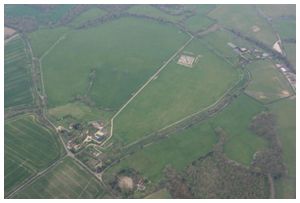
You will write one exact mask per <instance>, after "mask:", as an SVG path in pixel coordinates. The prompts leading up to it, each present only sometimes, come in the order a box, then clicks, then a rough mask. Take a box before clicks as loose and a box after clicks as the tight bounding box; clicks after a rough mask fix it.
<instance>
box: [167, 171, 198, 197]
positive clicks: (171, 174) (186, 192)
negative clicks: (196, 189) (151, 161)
mask: <svg viewBox="0 0 300 203" xmlns="http://www.w3.org/2000/svg"><path fill="white" fill-rule="evenodd" d="M164 174H165V178H166V187H167V189H168V190H169V192H170V194H171V196H172V197H173V198H178V199H192V198H194V196H193V194H192V192H191V191H190V188H189V187H188V185H187V182H186V179H185V178H184V177H183V176H182V175H181V174H180V173H178V172H177V171H176V169H174V168H173V167H171V166H167V167H166V168H165V170H164Z"/></svg>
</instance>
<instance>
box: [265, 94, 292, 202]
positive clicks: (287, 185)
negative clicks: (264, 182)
mask: <svg viewBox="0 0 300 203" xmlns="http://www.w3.org/2000/svg"><path fill="white" fill-rule="evenodd" d="M269 107H270V109H271V111H272V112H273V113H274V114H275V116H276V119H277V123H278V131H279V139H280V141H281V144H282V150H283V160H284V162H285V164H286V166H287V169H288V176H287V177H283V178H282V179H279V180H278V181H277V180H276V181H275V183H276V184H275V186H276V192H277V195H278V198H295V197H296V111H295V110H296V100H295V98H294V99H285V100H282V101H279V102H276V103H273V104H271V105H269Z"/></svg>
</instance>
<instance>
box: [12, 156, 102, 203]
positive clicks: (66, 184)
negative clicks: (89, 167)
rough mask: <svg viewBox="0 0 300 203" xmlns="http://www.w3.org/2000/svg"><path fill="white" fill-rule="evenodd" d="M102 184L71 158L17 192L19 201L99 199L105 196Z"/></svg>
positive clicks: (16, 196)
mask: <svg viewBox="0 0 300 203" xmlns="http://www.w3.org/2000/svg"><path fill="white" fill-rule="evenodd" d="M103 193H104V192H103V190H102V188H101V185H100V182H98V181H97V180H96V178H95V177H93V176H92V175H90V174H89V173H88V172H87V171H86V169H83V168H81V167H79V166H78V165H77V164H76V163H75V162H74V161H73V160H72V159H71V158H69V157H67V158H65V159H63V160H62V161H61V162H60V163H59V165H57V166H56V167H55V168H54V169H53V170H51V171H49V172H48V173H47V174H45V175H43V176H42V177H40V178H38V179H37V180H36V181H34V182H33V183H31V184H30V185H29V186H28V187H26V188H25V189H24V190H21V191H20V192H17V193H16V195H15V196H14V197H13V198H17V199H27V198H29V199H49V198H56V199H65V198H71V199H76V198H81V199H89V198H97V197H99V196H100V197H101V196H103V195H104V194H103Z"/></svg>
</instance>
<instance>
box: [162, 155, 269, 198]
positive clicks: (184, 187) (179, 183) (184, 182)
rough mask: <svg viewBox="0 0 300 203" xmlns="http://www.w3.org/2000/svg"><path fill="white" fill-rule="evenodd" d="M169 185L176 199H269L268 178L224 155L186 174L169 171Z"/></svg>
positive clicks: (202, 161) (202, 162)
mask: <svg viewBox="0 0 300 203" xmlns="http://www.w3.org/2000/svg"><path fill="white" fill-rule="evenodd" d="M164 172H165V177H166V185H167V189H168V190H169V192H170V194H171V195H172V197H173V198H199V199H208V198H210V199H211V198H212V199H213V198H217V199H219V198H268V197H269V190H268V188H267V187H266V185H267V184H266V183H267V181H268V180H267V178H266V176H265V175H263V174H261V173H256V172H255V171H253V170H251V169H249V168H246V167H244V166H241V165H238V164H235V163H234V162H232V161H230V160H228V159H227V158H226V157H225V156H223V154H222V153H216V152H210V153H208V155H206V156H204V157H202V158H201V159H198V160H195V161H194V162H193V163H192V164H190V165H189V166H188V167H187V168H186V169H185V170H184V171H183V172H181V173H179V172H176V170H175V169H173V168H171V167H168V168H166V169H165V171H164Z"/></svg>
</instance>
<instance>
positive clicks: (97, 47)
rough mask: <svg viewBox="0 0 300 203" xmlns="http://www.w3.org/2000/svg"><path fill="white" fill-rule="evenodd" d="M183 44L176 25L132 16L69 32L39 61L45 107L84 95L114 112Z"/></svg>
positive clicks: (181, 35)
mask: <svg viewBox="0 0 300 203" xmlns="http://www.w3.org/2000/svg"><path fill="white" fill-rule="evenodd" d="M137 31H138V32H137ZM185 40H187V35H186V34H183V33H181V32H179V31H178V30H177V29H175V27H172V26H169V25H165V26H162V25H161V24H158V23H156V22H154V21H150V20H140V19H135V18H122V19H119V20H116V21H112V22H110V23H107V24H103V25H101V26H98V27H94V28H90V29H85V30H77V31H76V32H75V31H72V32H70V33H69V34H68V35H67V36H66V38H65V39H64V40H63V41H61V42H60V43H59V44H58V45H57V46H56V47H55V48H54V49H53V50H52V51H51V52H50V53H49V54H48V55H47V57H46V58H44V60H43V63H42V65H43V71H44V80H45V88H46V92H47V96H48V102H49V106H51V107H54V106H58V105H63V104H66V103H68V102H69V101H71V100H72V99H74V97H76V96H77V95H85V94H88V96H90V98H91V100H92V101H94V103H95V105H96V106H98V107H102V108H112V109H115V108H119V106H120V105H121V104H123V103H125V101H126V100H127V99H129V97H130V94H131V93H133V92H134V91H135V90H136V89H137V87H138V86H140V85H141V84H142V82H143V81H145V80H146V79H147V78H148V77H149V76H150V75H151V74H153V73H154V71H155V70H156V69H158V67H159V66H160V65H161V64H162V63H163V60H165V59H166V58H168V57H170V56H171V55H172V54H173V53H174V52H175V51H174V50H176V49H178V48H179V47H180V46H182V44H183V43H184V42H185ZM86 53H89V54H86ZM111 53H113V54H111ZM116 58H118V59H119V60H115V59H116ZM61 67H64V68H61ZM91 72H93V74H94V76H93V78H94V79H93V80H92V86H91V88H90V91H89V92H87V88H88V86H89V83H90V82H91V81H89V75H90V74H91ZM70 73H72V77H69V75H70ZM65 84H68V85H65ZM70 87H72V88H71V89H70Z"/></svg>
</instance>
